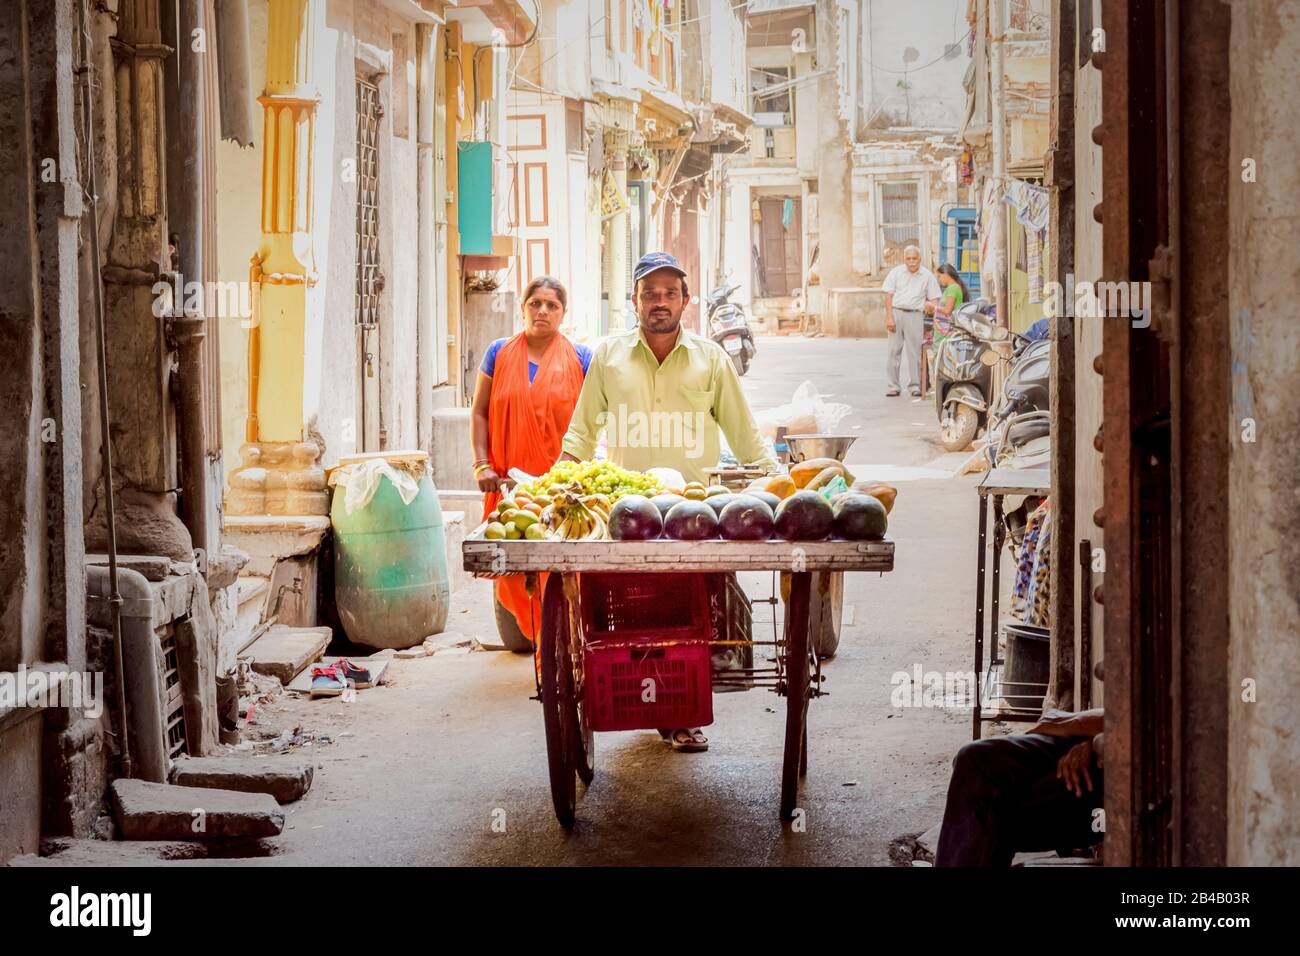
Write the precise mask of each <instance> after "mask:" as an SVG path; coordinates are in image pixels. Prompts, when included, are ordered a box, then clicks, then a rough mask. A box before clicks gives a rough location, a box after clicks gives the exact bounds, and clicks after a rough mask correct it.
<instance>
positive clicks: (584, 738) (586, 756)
mask: <svg viewBox="0 0 1300 956" xmlns="http://www.w3.org/2000/svg"><path fill="white" fill-rule="evenodd" d="M574 727H575V729H576V730H577V734H576V735H575V736H576V738H577V739H576V741H575V743H574V753H575V755H576V759H577V764H578V779H579V780H581V781H582V783H583V786H590V785H591V781H592V780H593V779H594V778H595V776H596V737H595V735H594V734H592V732H591V725H590V724H588V723H587V707H586V705H585V704H584V703H583V702H582V700H581V698H579V700H578V719H577V721H576V722H575V724H574Z"/></svg>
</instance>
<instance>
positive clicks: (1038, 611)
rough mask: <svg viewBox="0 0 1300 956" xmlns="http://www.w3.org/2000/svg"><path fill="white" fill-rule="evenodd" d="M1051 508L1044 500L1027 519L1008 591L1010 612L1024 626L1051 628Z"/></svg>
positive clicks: (1048, 501)
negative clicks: (1014, 577) (1013, 579)
mask: <svg viewBox="0 0 1300 956" xmlns="http://www.w3.org/2000/svg"><path fill="white" fill-rule="evenodd" d="M1051 550H1052V508H1051V501H1050V499H1045V500H1044V501H1043V503H1042V504H1041V505H1039V506H1038V507H1037V508H1036V509H1035V510H1034V512H1033V514H1031V515H1030V516H1029V520H1028V522H1026V524H1025V537H1024V539H1023V541H1022V542H1021V545H1020V554H1019V556H1018V558H1017V561H1016V581H1015V584H1014V585H1013V587H1012V589H1011V613H1012V614H1013V615H1014V616H1016V617H1018V618H1019V619H1020V620H1021V621H1023V622H1024V623H1026V624H1032V625H1034V626H1036V627H1048V626H1050V624H1049V621H1050V617H1049V614H1048V603H1049V599H1050V597H1051V585H1050V580H1051V570H1052V563H1051Z"/></svg>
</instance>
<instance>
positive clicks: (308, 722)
mask: <svg viewBox="0 0 1300 956" xmlns="http://www.w3.org/2000/svg"><path fill="white" fill-rule="evenodd" d="M883 357H884V342H883V341H882V340H857V341H845V340H834V339H780V338H765V339H763V340H761V342H760V353H759V356H758V358H757V360H756V361H755V363H754V366H753V368H752V370H751V372H750V374H749V375H748V376H747V377H746V379H745V388H746V391H747V393H748V394H749V395H750V399H751V402H752V403H753V405H754V407H755V409H761V408H765V407H769V406H772V405H777V404H781V403H782V402H785V401H788V400H789V396H790V394H791V393H792V392H793V391H794V389H795V387H796V386H797V385H798V384H799V383H800V382H801V381H803V380H805V379H809V380H812V381H814V382H815V383H816V384H817V385H818V387H819V389H821V390H822V391H823V393H824V394H828V395H829V396H830V399H831V400H832V401H841V402H846V403H848V404H850V405H851V406H852V408H853V413H852V414H851V415H850V416H849V418H848V419H846V421H845V422H844V423H843V425H842V426H841V428H840V430H841V431H846V432H848V431H852V432H854V433H856V434H859V435H860V436H861V437H860V439H859V441H858V442H857V444H856V445H855V447H854V448H853V449H852V451H851V452H850V453H849V455H848V460H849V462H850V464H851V465H855V466H866V467H856V468H855V469H854V470H855V471H856V472H857V473H858V475H859V477H870V476H873V475H875V474H877V473H879V474H880V475H881V476H882V477H890V478H893V479H896V480H897V483H898V486H899V489H900V491H899V498H898V504H897V506H896V507H895V509H894V512H893V515H892V516H891V524H890V534H891V536H892V537H893V538H894V539H895V541H896V542H897V548H898V550H897V561H896V567H895V570H894V572H893V573H891V574H888V575H883V576H882V575H865V574H854V575H850V576H849V578H848V580H847V582H846V596H845V622H846V627H845V631H844V636H843V639H842V641H841V645H840V653H839V655H838V656H837V657H836V658H835V659H834V660H833V661H832V662H830V663H828V664H827V666H826V673H827V675H828V677H827V681H826V683H825V685H824V687H825V689H826V690H827V691H828V692H829V694H828V696H825V697H822V698H820V699H818V700H815V701H813V703H812V705H811V713H810V719H809V723H810V731H809V744H810V757H809V774H808V778H807V782H806V784H805V787H804V791H803V796H802V800H801V804H802V806H803V807H804V808H805V810H806V812H807V817H806V820H807V828H806V832H790V831H789V830H788V828H784V827H782V825H781V824H780V823H779V822H778V820H777V790H778V783H779V779H780V760H781V741H782V737H781V735H782V728H783V721H784V716H783V714H784V700H783V699H782V698H778V697H777V696H776V695H774V694H772V693H770V692H767V691H762V690H754V691H749V692H746V693H739V694H726V695H717V696H716V697H715V711H716V722H715V723H714V725H713V726H712V727H710V728H708V730H707V733H708V735H709V737H710V740H711V748H710V750H709V751H708V752H707V753H704V754H678V753H673V752H671V751H670V750H669V748H668V747H667V746H666V745H665V744H664V743H663V742H661V741H660V739H659V737H658V735H657V734H655V733H654V732H653V731H640V732H630V733H619V734H601V735H598V736H597V770H596V780H595V782H594V783H593V785H592V786H591V788H590V789H589V790H588V791H587V792H586V793H585V794H583V793H581V789H580V796H579V808H578V820H579V822H578V825H577V828H576V830H575V831H574V833H573V834H572V835H566V834H565V833H564V831H563V830H561V829H560V827H559V826H558V825H557V824H556V822H555V819H554V817H553V815H552V811H551V805H550V797H549V791H548V786H547V774H546V757H545V741H544V737H543V733H542V716H541V711H540V707H539V705H538V704H537V703H536V702H534V701H532V700H529V697H530V695H531V694H532V693H533V679H532V675H531V671H530V663H529V660H528V659H527V658H524V657H517V656H515V655H512V654H507V653H500V652H495V653H494V652H474V653H464V654H456V653H449V652H443V653H439V654H437V655H435V656H433V657H430V658H425V659H421V660H411V661H395V662H394V663H393V664H392V665H391V668H390V671H389V675H390V678H391V683H390V684H388V685H387V686H384V687H379V688H375V689H371V690H365V691H362V692H361V693H360V695H359V697H358V699H357V701H356V702H355V703H351V704H349V703H345V702H343V701H341V700H337V699H334V700H322V701H308V700H288V699H282V700H281V701H277V702H276V703H274V704H272V705H269V706H266V707H264V708H263V709H262V710H261V714H260V719H261V720H263V721H268V722H271V723H272V724H273V725H276V726H280V725H283V726H293V725H294V724H295V723H297V724H301V725H302V726H303V727H304V729H305V730H312V731H316V732H317V733H325V734H329V735H331V737H332V738H333V742H332V743H330V744H328V745H325V746H318V747H316V748H313V749H314V751H315V759H316V760H317V762H318V769H317V771H316V782H315V785H314V787H313V789H312V790H311V792H310V793H309V794H308V795H307V796H306V798H305V799H303V800H302V801H301V802H299V803H297V804H294V805H291V806H289V807H287V808H286V811H287V823H286V828H285V831H284V834H283V836H282V837H280V838H279V839H278V840H276V841H275V842H276V843H277V844H278V845H279V846H280V847H281V849H282V852H281V853H280V854H278V855H276V856H273V857H270V858H268V859H267V860H266V861H265V862H267V863H294V864H317V863H332V864H340V865H347V864H357V863H363V864H365V863H374V864H380V863H382V864H389V865H394V864H395V865H404V864H487V865H502V864H515V865H566V864H569V865H574V864H641V863H650V864H660V865H673V864H687V865H689V864H733V865H764V864H872V865H884V864H887V863H888V862H889V858H888V855H887V848H888V845H889V842H890V841H891V840H892V839H894V838H896V837H898V836H900V835H902V834H906V833H916V832H919V831H922V830H925V829H928V828H929V827H930V826H932V825H933V824H934V823H936V822H937V821H938V819H939V817H940V814H941V809H942V801H943V795H944V791H945V787H946V785H947V775H948V766H949V761H950V760H951V758H952V755H953V754H954V752H955V751H956V749H957V748H958V747H959V746H960V745H961V744H962V743H963V742H964V741H965V740H967V739H969V717H968V715H966V714H964V713H955V712H945V711H943V710H939V709H921V708H907V709H895V708H893V707H892V706H891V702H890V693H891V691H892V690H893V686H892V685H891V683H890V676H891V675H892V674H894V673H895V672H897V671H904V672H908V673H911V672H912V669H913V667H914V665H916V664H920V665H921V666H922V668H923V670H927V671H928V670H938V671H948V670H967V669H969V667H970V656H969V655H970V645H969V641H968V635H969V633H970V617H971V614H972V611H973V577H974V574H973V570H974V568H973V564H974V559H975V496H974V493H973V491H972V488H973V485H974V479H973V478H971V477H969V476H968V477H962V478H948V477H932V476H931V475H938V474H941V473H942V472H941V471H940V470H939V469H941V468H946V469H947V471H948V472H949V473H950V472H951V470H952V468H953V466H954V464H955V459H954V456H947V457H943V455H942V449H941V448H940V447H939V446H938V444H937V442H936V440H935V432H936V428H935V425H934V412H933V407H932V405H931V404H930V403H929V402H913V401H912V400H911V399H909V398H907V397H906V396H904V397H902V398H894V399H886V398H884V397H883V392H884V379H883V374H882V372H881V368H882V365H883ZM886 466H888V467H886ZM931 468H933V471H931V470H929V469H931ZM768 577H769V576H767V575H762V574H755V575H750V576H749V578H750V579H749V580H743V581H742V583H743V584H744V586H745V587H746V588H747V589H748V590H749V591H750V593H751V595H760V596H765V595H766V594H767V593H770V587H771V585H770V581H769V580H767V579H768ZM768 607H769V606H767V605H760V606H759V607H758V608H757V609H756V615H755V616H756V619H762V620H766V621H769V622H770V620H771V614H770V611H769V610H768ZM763 626H766V627H769V628H770V627H771V626H772V625H771V624H770V623H767V624H765V625H763ZM492 627H493V624H492V615H491V604H490V594H489V587H488V584H487V583H486V582H478V581H476V582H473V583H472V584H471V585H470V586H469V588H467V589H463V590H462V591H460V592H459V593H457V594H456V595H455V596H454V600H453V608H452V612H451V616H450V620H449V624H448V630H449V631H455V632H458V633H463V634H466V635H476V634H477V635H483V634H488V633H491V631H492ZM297 752H298V753H302V754H311V753H312V750H306V751H302V750H300V751H297ZM499 811H504V820H505V832H495V831H494V830H493V828H492V823H493V820H494V818H495V819H497V820H500V819H502V814H501V812H499ZM494 814H495V817H494Z"/></svg>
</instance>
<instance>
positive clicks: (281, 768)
mask: <svg viewBox="0 0 1300 956" xmlns="http://www.w3.org/2000/svg"><path fill="white" fill-rule="evenodd" d="M171 779H172V783H174V784H176V785H177V786H181V787H204V788H210V789H217V790H237V791H239V792H240V793H268V794H270V795H271V796H273V797H275V799H276V801H277V802H279V803H281V804H284V803H293V801H295V800H298V799H300V798H301V797H302V795H303V794H305V793H306V792H307V791H308V790H310V789H311V781H312V765H311V764H309V763H308V764H304V763H298V762H296V761H293V760H276V759H274V758H268V757H241V756H221V757H183V758H181V759H180V760H178V761H177V762H176V764H175V766H174V767H173V768H172V777H171Z"/></svg>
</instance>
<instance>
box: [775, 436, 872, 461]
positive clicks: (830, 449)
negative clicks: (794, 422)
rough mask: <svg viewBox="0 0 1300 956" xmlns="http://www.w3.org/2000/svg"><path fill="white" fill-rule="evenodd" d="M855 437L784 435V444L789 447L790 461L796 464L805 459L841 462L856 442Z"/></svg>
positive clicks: (856, 437)
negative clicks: (829, 459)
mask: <svg viewBox="0 0 1300 956" xmlns="http://www.w3.org/2000/svg"><path fill="white" fill-rule="evenodd" d="M857 439H858V436H857V435H786V436H785V440H786V444H788V445H789V446H790V460H791V461H794V462H797V461H803V460H804V459H805V458H834V459H835V460H837V461H843V460H844V455H845V454H846V453H847V452H848V450H849V446H850V445H852V444H853V443H854V442H855V441H857Z"/></svg>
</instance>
